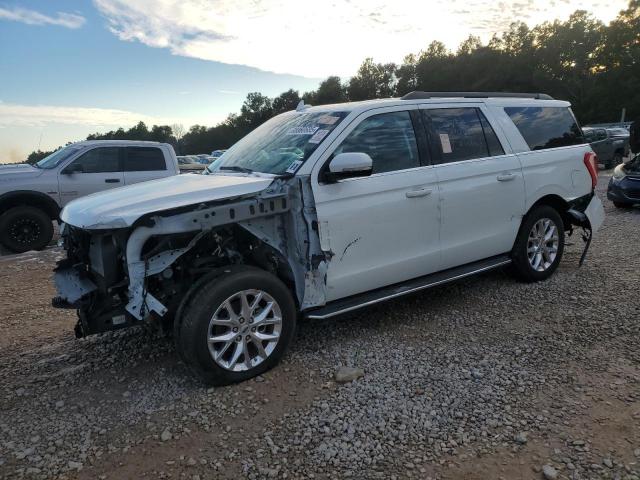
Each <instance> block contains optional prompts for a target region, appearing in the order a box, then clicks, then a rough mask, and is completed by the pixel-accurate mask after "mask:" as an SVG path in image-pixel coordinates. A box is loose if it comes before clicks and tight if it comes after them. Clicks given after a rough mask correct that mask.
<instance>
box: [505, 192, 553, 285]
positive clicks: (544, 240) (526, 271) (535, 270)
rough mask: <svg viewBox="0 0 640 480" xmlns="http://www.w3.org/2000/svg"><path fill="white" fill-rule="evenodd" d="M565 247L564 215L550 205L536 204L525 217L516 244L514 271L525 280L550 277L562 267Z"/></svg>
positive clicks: (538, 279)
mask: <svg viewBox="0 0 640 480" xmlns="http://www.w3.org/2000/svg"><path fill="white" fill-rule="evenodd" d="M563 251H564V225H563V223H562V218H560V215H559V214H558V212H557V211H556V210H555V209H554V208H552V207H550V206H548V205H541V206H539V207H535V208H534V209H533V210H531V211H530V212H529V213H528V214H527V216H526V217H525V218H524V221H523V222H522V225H521V226H520V231H519V232H518V236H517V238H516V242H515V244H514V246H513V250H512V252H511V258H512V261H513V263H512V267H513V271H514V273H515V275H516V277H517V278H519V279H520V280H522V281H524V282H539V281H541V280H546V279H547V278H549V277H550V276H551V275H552V274H553V272H555V270H556V268H558V264H559V263H560V259H561V258H562V253H563Z"/></svg>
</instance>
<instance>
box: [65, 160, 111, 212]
mask: <svg viewBox="0 0 640 480" xmlns="http://www.w3.org/2000/svg"><path fill="white" fill-rule="evenodd" d="M120 154H121V151H120V148H118V147H98V148H94V149H91V150H89V151H88V152H85V153H83V154H82V155H80V156H79V157H78V158H76V159H75V160H72V161H71V163H69V164H68V165H66V166H65V167H64V168H63V169H62V170H61V171H60V173H59V174H58V185H59V188H60V203H61V205H62V206H64V205H66V204H67V203H69V202H70V201H71V200H75V199H76V198H79V197H83V196H85V195H89V194H91V193H96V192H100V191H102V190H108V189H111V188H116V187H121V186H123V185H124V174H123V173H122V168H121V162H120Z"/></svg>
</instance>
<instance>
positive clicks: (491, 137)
mask: <svg viewBox="0 0 640 480" xmlns="http://www.w3.org/2000/svg"><path fill="white" fill-rule="evenodd" d="M422 115H423V118H424V120H425V123H426V124H427V125H428V128H429V129H430V132H431V134H430V138H431V143H432V148H433V151H434V153H435V155H436V156H437V157H439V158H440V163H450V162H460V161H462V160H471V159H474V158H485V157H490V156H496V155H504V150H503V149H502V145H500V142H499V141H498V137H497V136H496V134H495V132H494V130H493V128H491V125H490V124H489V122H488V121H487V119H486V118H485V116H484V115H483V113H482V112H481V111H480V110H479V109H477V108H473V107H464V108H435V109H428V110H422Z"/></svg>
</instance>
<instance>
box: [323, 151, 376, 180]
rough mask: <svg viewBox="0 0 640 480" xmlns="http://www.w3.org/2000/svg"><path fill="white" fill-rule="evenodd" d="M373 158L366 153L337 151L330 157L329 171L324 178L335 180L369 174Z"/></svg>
mask: <svg viewBox="0 0 640 480" xmlns="http://www.w3.org/2000/svg"><path fill="white" fill-rule="evenodd" d="M372 170H373V160H371V157H370V156H369V155H367V154H366V153H360V152H348V153H339V154H338V155H336V156H335V157H333V158H332V159H331V162H330V163H329V171H328V172H326V174H325V178H326V179H327V181H329V182H337V181H338V180H342V179H344V178H354V177H365V176H367V175H371V171H372Z"/></svg>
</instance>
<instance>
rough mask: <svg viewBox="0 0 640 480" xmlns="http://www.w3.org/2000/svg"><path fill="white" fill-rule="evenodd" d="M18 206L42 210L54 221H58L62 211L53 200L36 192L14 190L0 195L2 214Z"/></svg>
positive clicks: (0, 210)
mask: <svg viewBox="0 0 640 480" xmlns="http://www.w3.org/2000/svg"><path fill="white" fill-rule="evenodd" d="M18 205H28V206H32V207H37V208H41V209H42V210H44V212H45V213H46V214H47V215H49V216H50V217H51V219H52V220H55V219H57V218H58V217H59V215H60V211H61V210H62V209H61V208H60V205H58V203H57V202H56V201H55V200H54V199H53V198H51V197H50V196H49V195H47V194H46V193H42V192H38V191H36V190H13V191H11V192H7V193H4V194H2V195H0V213H4V212H5V211H6V210H8V209H9V208H12V207H15V206H18ZM5 206H6V208H5Z"/></svg>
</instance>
